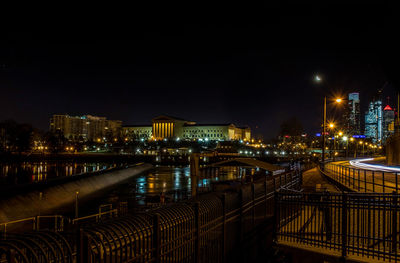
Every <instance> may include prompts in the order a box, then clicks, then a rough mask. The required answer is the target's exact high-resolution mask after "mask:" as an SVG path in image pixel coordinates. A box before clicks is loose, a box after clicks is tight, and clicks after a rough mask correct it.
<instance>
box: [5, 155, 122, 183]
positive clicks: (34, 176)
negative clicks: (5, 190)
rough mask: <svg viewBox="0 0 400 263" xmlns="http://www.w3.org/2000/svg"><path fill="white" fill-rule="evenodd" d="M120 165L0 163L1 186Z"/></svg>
mask: <svg viewBox="0 0 400 263" xmlns="http://www.w3.org/2000/svg"><path fill="white" fill-rule="evenodd" d="M118 165H120V164H119V163H89V162H66V161H58V162H55V161H53V162H51V161H43V162H13V163H0V185H1V186H7V185H21V184H30V183H35V182H41V181H46V180H48V179H53V178H60V177H67V176H74V175H78V174H81V173H89V172H94V171H99V170H103V169H107V168H110V167H116V166H118Z"/></svg>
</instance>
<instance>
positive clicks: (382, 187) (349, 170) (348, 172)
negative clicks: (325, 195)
mask: <svg viewBox="0 0 400 263" xmlns="http://www.w3.org/2000/svg"><path fill="white" fill-rule="evenodd" d="M324 172H325V173H326V175H328V176H329V177H331V178H332V179H333V180H335V181H336V182H338V183H339V184H342V185H344V186H346V187H348V188H349V189H351V190H353V191H357V192H377V193H391V192H393V191H396V192H398V190H399V183H400V181H399V179H400V178H399V173H393V172H385V171H376V170H368V169H359V168H355V167H350V166H345V165H339V164H335V163H326V164H325V170H324Z"/></svg>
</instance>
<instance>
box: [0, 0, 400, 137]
mask: <svg viewBox="0 0 400 263" xmlns="http://www.w3.org/2000/svg"><path fill="white" fill-rule="evenodd" d="M166 8H167V9H166V10H164V11H163V12H161V14H162V15H159V14H160V12H157V13H154V12H148V11H149V10H148V9H146V10H145V11H146V12H144V13H143V14H141V16H136V15H133V14H131V16H129V17H126V16H125V15H123V14H121V15H119V14H118V13H113V16H111V17H112V18H111V17H108V16H96V17H94V18H91V17H86V18H85V19H83V20H78V21H77V20H75V19H72V20H67V21H63V23H61V24H58V23H57V22H58V21H52V20H45V21H44V22H41V23H39V24H36V23H34V25H32V24H31V23H21V25H18V26H16V27H15V28H14V27H13V28H8V30H6V31H5V32H3V34H2V37H1V38H2V41H1V43H0V65H1V68H0V120H4V119H15V120H16V121H18V122H28V123H32V124H33V125H34V126H35V127H38V128H41V129H47V128H48V123H49V118H50V116H51V115H52V114H53V113H68V114H71V115H75V114H79V115H80V114H93V115H99V116H106V117H107V118H109V119H119V120H122V121H123V122H124V124H141V123H150V120H151V118H152V117H155V116H157V115H160V114H169V115H173V116H178V117H182V118H185V119H188V120H194V121H197V122H199V123H227V122H233V123H236V124H239V125H249V126H250V127H251V128H252V129H253V131H256V132H259V133H262V134H264V136H265V137H267V138H268V137H273V136H275V135H276V134H277V132H278V130H279V126H280V123H281V122H282V121H283V120H284V119H287V118H289V117H292V116H296V117H297V118H299V119H300V120H301V121H302V123H303V126H304V127H305V128H306V130H307V131H308V132H315V131H317V129H318V126H319V123H320V122H321V115H322V114H321V113H322V102H323V101H322V98H323V96H324V95H327V96H333V95H335V94H346V92H352V91H358V92H360V96H361V100H362V112H364V111H365V109H366V105H367V102H368V101H369V100H371V99H372V97H373V95H374V94H375V93H376V91H377V90H378V89H380V88H382V87H385V88H384V97H386V96H391V97H394V96H395V93H396V91H395V90H396V88H397V87H398V76H397V75H398V72H397V69H396V67H394V66H393V65H395V62H396V61H397V59H398V51H397V49H396V47H395V46H396V44H395V42H394V41H396V40H395V39H396V34H397V31H396V28H395V27H394V24H395V23H394V19H393V17H394V16H392V14H391V10H392V9H391V8H390V7H388V6H369V5H363V6H360V5H352V6H348V5H347V6H339V5H331V6H327V7H321V6H313V5H302V6H290V5H286V6H277V7H269V6H263V7H256V6H254V7H247V6H246V7H245V8H242V7H241V6H236V7H232V8H231V7H229V8H225V6H222V5H221V6H218V7H216V8H213V9H212V10H213V11H212V12H210V13H211V14H208V12H207V11H208V10H209V8H207V7H205V8H200V9H199V10H197V9H196V8H195V7H194V6H191V7H190V8H191V10H192V11H191V12H184V14H185V15H184V16H182V18H181V17H180V16H178V15H175V13H174V14H172V13H171V12H170V11H171V10H172V9H174V11H175V12H176V13H179V9H178V10H177V9H176V8H174V7H172V6H167V7H166ZM193 8H194V9H196V11H197V12H195V11H193ZM203 10H204V11H203ZM150 11H152V10H150ZM138 13H141V12H140V9H139V10H136V11H135V14H138ZM149 13H151V14H149ZM120 17H124V18H123V19H121V18H120ZM316 73H318V74H321V75H322V76H323V79H324V82H323V84H321V85H315V83H313V82H312V77H313V76H314V74H316ZM385 101H386V99H385ZM256 126H258V127H259V128H258V129H256Z"/></svg>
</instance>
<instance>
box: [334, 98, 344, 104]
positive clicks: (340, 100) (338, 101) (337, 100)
mask: <svg viewBox="0 0 400 263" xmlns="http://www.w3.org/2000/svg"><path fill="white" fill-rule="evenodd" d="M335 101H336V102H337V103H341V102H342V101H343V100H342V99H341V98H337V99H336V100H335Z"/></svg>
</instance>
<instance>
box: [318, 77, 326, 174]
mask: <svg viewBox="0 0 400 263" xmlns="http://www.w3.org/2000/svg"><path fill="white" fill-rule="evenodd" d="M316 80H317V81H320V80H321V79H320V78H319V77H318V76H317V77H316ZM322 126H323V129H322V159H321V161H322V170H324V162H325V133H326V96H325V97H324V119H323V124H322Z"/></svg>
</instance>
